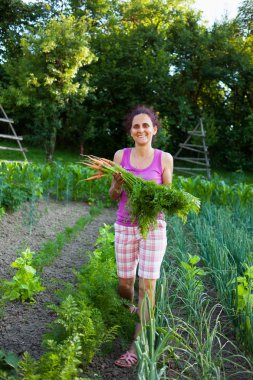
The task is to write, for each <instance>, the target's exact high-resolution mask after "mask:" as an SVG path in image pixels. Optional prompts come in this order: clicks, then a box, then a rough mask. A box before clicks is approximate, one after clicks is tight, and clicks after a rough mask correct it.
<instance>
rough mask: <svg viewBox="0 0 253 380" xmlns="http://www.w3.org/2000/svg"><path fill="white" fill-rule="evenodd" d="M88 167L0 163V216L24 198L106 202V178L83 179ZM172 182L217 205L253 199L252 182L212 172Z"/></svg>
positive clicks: (24, 199) (107, 199)
mask: <svg viewBox="0 0 253 380" xmlns="http://www.w3.org/2000/svg"><path fill="white" fill-rule="evenodd" d="M89 175H90V170H89V169H88V168H86V167H84V166H82V165H80V164H65V165H64V164H59V163H57V162H54V163H52V164H51V165H49V164H34V163H23V164H20V163H4V162H2V163H0V216H1V213H3V212H4V210H16V209H17V208H18V207H19V206H20V204H21V203H22V202H24V201H26V200H32V199H37V198H39V197H41V196H42V195H43V196H44V197H49V196H51V197H54V198H55V199H57V200H65V201H70V200H85V201H88V202H89V203H93V202H94V201H95V199H97V198H100V199H102V200H103V202H104V204H110V199H109V196H108V187H109V183H108V181H109V179H108V178H106V177H105V178H103V179H101V180H99V181H85V180H84V179H85V178H88V177H89ZM174 186H175V187H179V188H182V189H184V190H185V191H187V192H189V193H191V194H193V195H195V196H197V197H199V198H200V199H201V201H202V202H204V201H211V202H213V203H215V204H219V205H228V204H230V205H235V204H238V205H243V206H244V205H246V204H249V203H253V185H249V184H245V183H241V182H240V183H235V184H229V183H228V182H227V183H226V182H225V181H224V180H223V179H221V178H220V177H217V176H215V177H214V179H213V180H212V181H208V180H206V179H204V178H203V177H201V176H197V177H191V178H186V177H177V176H175V178H174Z"/></svg>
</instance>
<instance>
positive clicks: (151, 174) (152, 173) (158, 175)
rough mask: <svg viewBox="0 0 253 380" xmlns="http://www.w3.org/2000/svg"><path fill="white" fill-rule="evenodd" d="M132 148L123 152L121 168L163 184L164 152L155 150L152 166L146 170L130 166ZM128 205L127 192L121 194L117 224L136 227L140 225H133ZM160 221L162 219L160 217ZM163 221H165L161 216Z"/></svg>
mask: <svg viewBox="0 0 253 380" xmlns="http://www.w3.org/2000/svg"><path fill="white" fill-rule="evenodd" d="M131 150H132V149H131V148H125V149H124V151H123V157H122V161H121V166H122V167H123V168H124V169H126V170H127V171H129V172H131V173H133V174H134V175H136V176H138V177H142V178H143V179H145V180H152V181H155V182H156V183H157V184H159V185H161V184H162V174H163V170H162V151H161V150H159V149H155V152H154V159H153V161H152V162H151V164H150V165H149V166H148V167H147V168H145V169H137V168H134V167H133V166H132V165H131V164H130V155H131ZM126 203H127V194H126V192H125V191H123V192H122V193H121V196H120V200H119V206H118V211H117V218H116V223H117V224H121V225H124V226H136V225H138V223H137V222H136V223H132V222H131V217H130V215H129V212H128V210H127V208H126ZM159 219H160V217H159ZM161 219H163V217H162V215H161Z"/></svg>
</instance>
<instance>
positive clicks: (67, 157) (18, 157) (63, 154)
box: [0, 141, 80, 163]
mask: <svg viewBox="0 0 253 380" xmlns="http://www.w3.org/2000/svg"><path fill="white" fill-rule="evenodd" d="M0 145H2V146H6V147H13V148H18V144H17V143H14V142H9V141H8V142H6V141H3V142H2V141H1V143H0ZM22 147H23V148H26V149H27V150H28V151H27V152H26V157H27V160H28V161H30V162H36V163H45V162H46V152H45V149H43V148H39V147H34V146H28V145H27V144H25V143H23V142H22ZM1 160H4V161H5V160H6V161H24V156H23V154H22V153H21V152H16V151H11V150H0V161H1ZM53 160H54V161H59V162H73V163H75V162H77V161H80V154H79V152H78V151H76V152H71V151H69V150H64V149H56V151H55V154H54V157H53Z"/></svg>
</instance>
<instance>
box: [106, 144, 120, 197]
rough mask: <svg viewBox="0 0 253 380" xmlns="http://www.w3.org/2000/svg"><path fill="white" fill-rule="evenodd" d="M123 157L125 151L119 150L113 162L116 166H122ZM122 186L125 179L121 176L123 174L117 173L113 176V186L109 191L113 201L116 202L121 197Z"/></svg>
mask: <svg viewBox="0 0 253 380" xmlns="http://www.w3.org/2000/svg"><path fill="white" fill-rule="evenodd" d="M122 157H123V150H118V151H117V152H116V153H115V155H114V158H113V161H114V162H115V163H116V164H118V165H120V164H121V161H122ZM122 184H123V178H122V176H121V173H115V174H114V175H113V180H112V184H111V187H110V189H109V195H110V197H111V199H113V200H114V201H116V200H117V199H118V198H119V197H120V194H121V193H122Z"/></svg>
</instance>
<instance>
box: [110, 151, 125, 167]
mask: <svg viewBox="0 0 253 380" xmlns="http://www.w3.org/2000/svg"><path fill="white" fill-rule="evenodd" d="M123 152H124V149H120V150H117V152H116V153H115V154H114V158H113V161H114V162H116V164H119V165H120V164H121V161H122V158H123Z"/></svg>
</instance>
